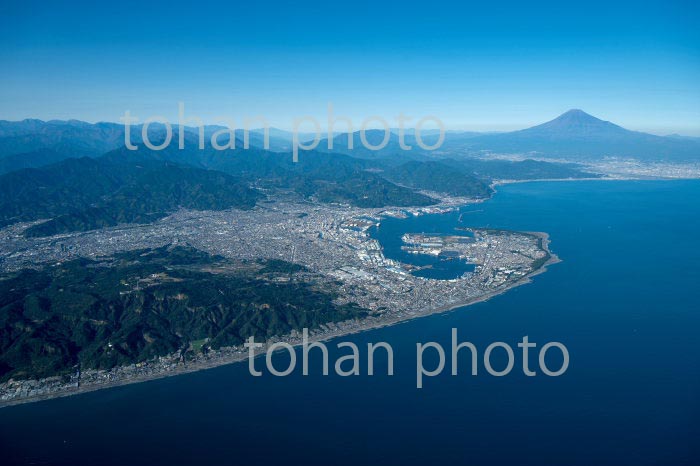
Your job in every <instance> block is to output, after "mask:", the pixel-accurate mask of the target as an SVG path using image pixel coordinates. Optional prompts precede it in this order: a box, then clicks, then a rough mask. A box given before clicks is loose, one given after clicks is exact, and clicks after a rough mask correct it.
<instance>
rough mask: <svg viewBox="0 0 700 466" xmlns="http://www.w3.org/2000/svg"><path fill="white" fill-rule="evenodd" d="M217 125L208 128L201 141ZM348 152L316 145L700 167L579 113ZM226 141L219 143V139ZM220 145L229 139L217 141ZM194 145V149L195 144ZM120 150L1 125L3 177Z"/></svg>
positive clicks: (115, 137)
mask: <svg viewBox="0 0 700 466" xmlns="http://www.w3.org/2000/svg"><path fill="white" fill-rule="evenodd" d="M141 128H142V126H140V125H134V126H133V127H132V131H131V138H132V141H133V142H134V143H136V144H137V143H140V142H142V141H141ZM222 129H224V127H222V126H206V127H205V128H204V133H205V139H207V140H209V138H210V137H211V135H212V133H214V132H215V131H219V130H222ZM150 130H151V131H152V133H153V138H152V139H154V140H157V138H158V136H159V134H160V135H162V134H164V133H163V127H162V125H161V126H159V125H158V124H154V125H152V126H151V127H150ZM185 131H186V133H191V134H193V135H196V134H197V132H198V129H197V128H192V127H187V128H185ZM173 133H174V135H173V141H174V142H173V143H174V144H176V143H177V134H176V133H177V126H176V125H173ZM421 134H422V135H423V137H422V139H423V143H424V144H425V145H428V146H432V145H433V144H435V142H436V141H437V139H438V135H437V134H436V131H435V130H426V131H424V132H422V133H421ZM235 136H236V147H243V140H244V133H243V131H242V130H236V131H235ZM350 136H351V138H352V141H353V148H352V149H350V147H349V140H348V134H346V133H343V134H336V135H335V136H334V138H333V149H331V150H329V149H328V139H327V137H326V138H323V135H322V137H321V139H320V142H319V144H318V146H317V147H316V150H317V151H320V152H335V153H342V154H348V155H352V156H354V157H360V158H377V157H380V158H396V159H398V160H399V161H411V160H416V159H421V158H422V157H425V156H430V157H436V156H437V157H451V158H453V157H461V156H465V155H466V156H469V155H476V154H488V153H498V154H519V155H526V156H531V157H541V158H560V159H568V160H572V161H591V160H599V159H601V158H605V157H624V158H634V159H639V160H642V161H665V162H679V163H681V162H690V161H693V162H697V161H700V138H693V137H683V136H678V135H670V136H656V135H652V134H647V133H642V132H638V131H630V130H627V129H625V128H622V127H621V126H618V125H616V124H614V123H611V122H609V121H603V120H601V119H598V118H596V117H593V116H591V115H589V114H587V113H586V112H584V111H582V110H569V111H568V112H566V113H564V114H562V115H560V116H559V117H557V118H555V119H554V120H551V121H548V122H546V123H543V124H541V125H537V126H533V127H531V128H527V129H523V130H519V131H511V132H505V133H475V132H466V131H448V132H447V133H446V134H445V140H444V143H443V144H442V146H441V147H440V148H439V149H438V150H436V151H434V152H433V151H426V150H423V149H421V148H420V147H419V146H418V144H417V140H416V137H415V130H414V129H406V130H405V135H404V143H405V144H406V145H408V146H411V150H404V149H402V148H401V147H400V144H399V136H398V130H397V129H395V128H394V129H392V130H391V131H390V134H389V138H388V141H387V144H386V146H385V147H384V148H382V149H381V150H376V151H375V150H371V149H369V148H367V147H365V145H363V144H362V140H361V135H360V132H359V131H356V132H354V133H352V134H351V135H350ZM384 136H385V135H384V131H383V130H376V129H370V130H367V131H366V132H365V139H366V140H367V142H368V143H369V144H371V145H372V146H377V145H380V144H381V143H382V142H383V140H384ZM161 137H162V136H161ZM292 138H293V134H292V133H291V132H289V131H284V130H281V129H277V128H270V129H269V150H270V151H272V152H289V151H291V150H292ZM313 138H314V135H313V134H311V133H302V134H299V140H300V141H302V142H306V143H308V142H309V141H310V140H312V139H313ZM222 139H224V137H222ZM248 141H249V145H250V147H252V148H256V149H263V142H264V138H263V130H262V129H260V128H258V129H254V130H251V131H250V132H249V135H248ZM221 142H222V143H224V142H226V141H221ZM195 144H196V143H195ZM123 145H124V127H123V125H121V124H117V123H96V124H91V123H85V122H82V121H77V120H69V121H58V120H52V121H41V120H23V121H17V122H12V121H0V173H7V172H10V171H13V170H16V169H19V168H28V167H37V166H42V165H45V164H47V163H53V162H56V161H59V160H61V159H63V158H70V157H81V156H89V157H97V156H99V155H102V154H104V153H106V152H108V151H110V150H114V149H118V148H119V147H122V146H123Z"/></svg>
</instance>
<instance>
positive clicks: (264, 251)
mask: <svg viewBox="0 0 700 466" xmlns="http://www.w3.org/2000/svg"><path fill="white" fill-rule="evenodd" d="M468 202H470V200H469V199H464V198H450V197H443V198H442V202H441V203H440V204H439V205H436V206H430V207H420V208H406V209H361V208H355V207H348V206H339V205H324V204H317V203H309V202H298V201H297V200H293V199H291V200H280V201H277V202H270V203H263V204H261V205H260V206H259V207H256V208H255V209H252V210H249V211H241V210H236V209H231V210H226V211H207V212H195V211H185V210H182V211H179V212H177V213H176V214H174V215H171V216H169V217H167V218H165V219H163V220H161V221H158V222H155V223H153V224H147V225H125V226H121V227H115V228H108V229H101V230H97V231H90V232H83V233H73V234H66V235H58V236H53V237H47V238H27V237H24V236H23V235H22V231H23V230H24V229H25V228H27V227H28V226H29V225H28V224H24V225H14V226H12V227H8V228H5V229H3V230H2V231H0V269H1V270H2V271H3V272H10V271H13V270H19V269H22V268H27V267H38V266H43V265H50V264H56V263H60V262H63V261H68V260H71V259H75V258H78V257H85V258H99V257H105V256H109V255H111V254H114V253H117V252H120V251H128V250H135V249H141V248H156V247H160V246H164V245H168V244H183V245H184V244H186V245H190V246H192V247H195V248H197V249H199V250H202V251H205V252H208V253H210V254H216V255H220V256H223V257H225V258H228V259H235V260H257V259H261V258H263V259H279V260H284V261H287V262H291V263H296V264H300V265H303V266H305V267H306V268H307V269H308V270H310V271H311V272H313V273H314V274H315V276H317V277H319V278H318V279H319V280H325V281H327V282H328V286H334V287H336V288H338V290H339V297H338V298H337V302H338V303H339V304H343V303H351V302H352V303H356V304H358V305H359V306H361V307H362V308H365V309H368V310H369V311H371V312H370V315H369V316H368V317H367V318H364V319H362V320H351V321H344V322H337V323H331V324H325V325H322V326H320V327H319V328H316V329H313V330H312V331H311V333H310V335H311V339H312V340H325V339H328V338H333V337H336V336H340V335H344V334H348V333H354V332H358V331H362V330H365V329H369V328H375V327H380V326H385V325H389V324H392V323H395V322H399V321H403V320H407V319H412V318H415V317H419V316H422V315H427V314H431V313H435V312H441V311H445V310H448V309H451V308H455V307H459V306H464V305H467V304H469V303H472V302H476V301H479V300H483V299H488V298H489V297H490V296H493V295H495V294H498V293H501V292H503V291H505V290H506V289H508V288H509V287H511V286H515V285H518V284H521V283H525V282H526V280H527V279H528V277H529V276H531V275H532V274H533V273H539V272H540V271H542V270H543V266H545V265H546V264H548V263H552V262H554V261H556V260H557V259H556V256H553V255H551V254H550V252H549V251H548V247H547V246H548V239H547V237H546V235H544V234H541V233H520V232H510V231H502V230H478V229H464V230H463V231H460V232H458V233H459V235H454V236H444V237H442V236H438V235H432V236H422V235H420V234H419V233H415V232H409V233H407V234H406V235H404V243H405V244H406V245H407V247H408V248H410V249H411V250H412V252H415V253H419V254H430V255H435V256H440V257H442V258H444V259H445V260H464V261H468V262H469V263H470V264H473V265H474V268H473V270H471V271H469V272H465V273H464V274H463V275H461V276H459V277H457V278H452V279H433V278H426V277H421V276H417V275H415V274H414V273H413V272H414V270H415V269H416V267H414V266H412V265H411V264H408V263H403V262H399V261H397V260H393V259H390V258H387V257H385V255H384V251H383V248H382V245H381V244H380V243H379V242H378V241H377V240H376V239H374V238H372V236H371V234H370V230H371V229H372V228H374V227H379V226H380V225H381V223H382V221H383V220H384V219H386V218H388V217H393V218H399V219H400V218H406V217H409V216H420V215H428V214H440V213H445V212H449V211H452V210H454V209H456V208H457V207H458V206H460V205H464V204H466V203H468ZM278 339H279V340H282V341H287V342H290V343H292V344H295V343H299V338H298V335H296V336H295V335H294V334H292V335H280V336H279V337H278ZM275 341H278V340H277V339H270V340H269V341H267V342H266V344H267V345H270V344H272V343H274V342H275ZM262 350H264V347H263V349H262ZM244 357H245V352H244V351H243V348H242V347H227V348H221V349H218V350H215V351H208V352H206V353H201V352H197V353H195V354H194V355H192V354H190V355H188V358H184V356H183V355H182V354H172V355H168V356H164V357H159V358H156V359H154V360H151V361H147V362H143V363H139V364H132V365H128V366H120V367H116V368H114V369H111V370H91V369H83V370H82V371H76V374H74V375H73V376H72V377H69V378H66V377H52V378H48V379H43V380H10V381H8V382H5V383H3V384H0V402H3V403H7V402H10V401H19V400H23V399H33V398H36V397H42V396H49V395H50V396H56V395H57V394H61V393H63V392H65V393H67V394H68V393H71V392H72V391H75V390H90V389H95V388H99V387H100V386H105V385H114V384H119V383H130V382H132V381H136V380H142V379H149V378H154V377H160V376H166V375H172V374H175V373H178V372H183V371H191V370H198V369H201V368H204V367H211V366H216V365H220V364H224V363H228V362H233V361H236V360H240V359H242V358H244Z"/></svg>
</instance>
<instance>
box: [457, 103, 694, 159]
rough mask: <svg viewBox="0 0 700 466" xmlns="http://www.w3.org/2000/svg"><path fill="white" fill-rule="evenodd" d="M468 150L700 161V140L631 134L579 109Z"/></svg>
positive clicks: (474, 141)
mask: <svg viewBox="0 0 700 466" xmlns="http://www.w3.org/2000/svg"><path fill="white" fill-rule="evenodd" d="M466 147H467V148H469V149H470V150H472V151H486V152H496V153H511V154H516V153H517V154H532V155H537V156H541V157H557V158H566V159H570V160H577V161H586V160H592V159H600V158H603V157H626V158H635V159H639V160H643V161H665V162H688V161H698V160H700V141H697V140H693V139H690V138H689V139H679V138H673V137H664V136H655V135H653V134H648V133H642V132H638V131H630V130H628V129H625V128H623V127H621V126H618V125H616V124H614V123H611V122H609V121H604V120H601V119H598V118H596V117H594V116H591V115H589V114H587V113H586V112H584V111H583V110H578V109H574V110H569V111H568V112H566V113H564V114H562V115H560V116H559V117H557V118H555V119H553V120H551V121H548V122H546V123H543V124H541V125H537V126H533V127H531V128H527V129H523V130H519V131H513V132H509V133H498V134H489V135H483V136H478V137H474V138H469V140H468V141H466Z"/></svg>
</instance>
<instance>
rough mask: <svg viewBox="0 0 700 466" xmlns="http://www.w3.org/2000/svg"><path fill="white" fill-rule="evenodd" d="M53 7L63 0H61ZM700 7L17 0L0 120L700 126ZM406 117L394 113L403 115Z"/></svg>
mask: <svg viewBox="0 0 700 466" xmlns="http://www.w3.org/2000/svg"><path fill="white" fill-rule="evenodd" d="M52 3H53V2H52ZM698 24H700V7H698V6H697V4H696V3H694V2H690V1H673V0H671V1H666V2H661V1H656V2H612V1H609V0H608V1H605V2H597V1H593V2H590V1H589V2H575V3H574V2H561V1H558V2H538V3H537V4H534V3H533V2H522V1H519V2H497V1H496V2H474V3H472V2H466V1H462V2H454V3H449V2H434V3H429V2H421V3H413V4H412V3H407V2H376V1H375V2H361V1H359V2H358V1H354V2H317V3H316V2H306V3H304V4H301V3H298V4H291V2H276V1H268V2H255V3H253V2H249V3H245V4H241V3H238V2H232V1H229V2H221V3H211V2H178V1H169V2H162V3H159V2H150V4H149V5H143V4H139V3H138V2H133V3H132V2H129V1H121V2H95V1H94V0H93V1H91V2H84V3H82V2H70V3H69V2H66V5H65V6H61V5H58V4H48V2H36V3H34V2H32V1H23V2H10V1H4V2H2V5H1V6H0V70H1V71H2V72H0V119H11V120H15V119H22V118H30V117H34V118H41V119H53V118H57V119H68V118H77V119H82V120H87V121H118V118H119V117H120V116H121V115H122V114H123V112H124V111H125V110H130V111H131V112H132V114H135V115H136V116H138V117H140V118H141V119H144V118H145V117H148V116H153V115H164V116H166V117H167V118H169V119H172V120H175V119H176V115H177V103H178V102H180V101H183V102H185V104H186V108H187V113H188V114H190V113H191V114H195V115H198V116H200V117H202V118H204V119H205V121H206V122H209V123H216V122H219V119H218V118H216V117H217V116H219V115H225V116H230V117H233V118H235V119H237V120H241V119H242V118H243V117H245V116H253V115H258V114H262V115H265V116H266V117H267V118H268V119H269V120H270V121H271V123H272V124H274V125H276V126H280V127H287V128H289V127H291V123H292V121H293V119H294V118H295V117H298V116H303V115H307V114H309V115H314V116H316V117H318V118H319V119H325V115H326V106H327V104H328V102H332V103H333V105H334V108H335V112H336V114H338V115H345V116H349V117H351V118H352V119H353V120H354V121H355V123H356V124H357V125H359V123H360V122H361V121H362V119H363V118H365V117H368V116H370V115H380V116H382V117H384V118H386V119H387V120H388V121H389V122H390V123H393V121H394V117H395V116H396V115H398V114H399V113H401V112H403V113H404V114H407V115H409V116H413V117H416V119H417V118H419V117H422V116H425V115H436V116H438V117H439V118H440V119H441V120H443V121H444V122H445V123H446V124H447V125H448V126H449V127H453V128H461V129H475V130H507V129H514V128H521V127H525V126H529V125H531V124H535V123H539V122H542V121H545V120H548V119H551V118H553V117H555V116H556V115H558V114H559V113H562V112H564V111H566V110H568V109H570V108H582V109H584V110H586V111H587V112H589V113H591V114H593V115H596V116H598V117H600V118H603V119H606V120H610V121H614V122H616V123H618V124H621V125H623V126H626V127H629V128H632V129H639V130H646V131H652V132H656V133H662V134H665V133H672V132H678V133H682V134H695V135H700V84H698V83H700V28H698V26H697V25H698ZM392 126H393V124H392Z"/></svg>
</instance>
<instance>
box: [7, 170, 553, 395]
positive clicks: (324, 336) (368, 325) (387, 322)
mask: <svg viewBox="0 0 700 466" xmlns="http://www.w3.org/2000/svg"><path fill="white" fill-rule="evenodd" d="M538 181H540V180H538ZM557 181H561V180H557ZM496 184H508V182H507V181H505V182H494V187H495V185H496ZM495 193H496V190H495V189H494V193H493V194H495ZM492 196H493V195H492ZM489 199H490V198H489ZM464 205H470V203H467V204H464ZM460 207H462V206H460ZM519 233H522V234H528V235H533V236H536V237H538V238H539V239H541V248H542V249H543V250H544V251H545V252H546V253H547V254H548V256H549V257H548V259H547V260H546V261H545V262H544V263H542V264H541V265H540V266H539V267H538V268H536V269H534V270H533V271H531V272H530V273H528V274H526V275H524V276H522V277H520V278H519V279H517V280H515V281H513V282H510V283H506V284H503V286H502V287H500V288H498V289H495V290H492V291H489V292H486V293H484V294H483V295H480V296H477V297H474V298H473V299H469V300H466V301H463V302H458V303H450V304H447V305H443V306H440V307H436V308H426V309H421V310H418V311H415V312H413V313H412V314H410V315H398V316H397V315H394V316H389V317H387V318H385V319H383V320H379V321H373V320H371V318H368V319H365V320H363V321H357V322H354V324H355V325H356V326H355V327H353V328H340V329H333V330H330V331H326V332H323V333H321V334H317V335H311V336H310V337H309V338H308V342H309V343H312V342H328V341H330V340H333V339H336V338H340V337H343V336H347V335H354V334H358V333H362V332H366V331H370V330H377V329H381V328H385V327H389V326H393V325H397V324H400V323H402V322H409V321H412V320H415V319H419V318H422V317H427V316H430V315H435V314H444V313H447V312H451V311H454V310H456V309H460V308H465V307H468V306H471V305H473V304H478V303H481V302H485V301H488V300H490V299H492V298H494V297H496V296H499V295H501V294H504V293H506V292H508V291H509V290H511V289H513V288H516V287H519V286H522V285H526V284H528V283H531V282H532V279H533V278H534V277H536V276H537V275H540V274H542V273H544V272H546V271H547V269H548V267H549V266H551V265H554V264H557V263H559V262H561V259H560V258H559V257H558V256H557V255H556V254H554V253H552V252H551V251H550V249H549V244H550V238H549V234H548V233H546V232H532V231H521V232H519ZM337 324H342V323H341V322H339V323H337ZM278 341H284V342H287V343H289V344H291V345H292V346H294V347H295V348H296V347H298V346H300V345H301V344H302V341H301V338H295V337H294V336H292V335H286V336H284V337H279V338H277V339H274V340H269V341H267V342H265V343H264V346H263V347H261V348H260V349H258V354H256V357H258V356H260V355H262V354H264V351H265V350H266V349H267V348H268V347H269V345H271V344H272V343H275V342H278ZM247 359H248V352H247V351H243V350H237V351H235V352H233V353H232V354H222V355H220V356H219V357H218V358H212V359H204V360H196V361H190V362H185V363H182V365H180V364H178V366H177V367H176V368H174V369H172V370H165V371H162V372H158V373H150V374H144V375H136V376H133V377H128V378H125V379H121V380H115V381H107V382H105V383H93V384H90V385H84V386H80V387H72V388H66V389H59V390H57V391H55V392H51V393H45V394H41V395H35V396H30V397H25V398H17V399H11V400H7V401H0V409H2V408H6V407H11V406H18V405H22V404H27V403H35V402H40V401H48V400H52V399H57V398H64V397H68V396H74V395H81V394H84V393H90V392H94V391H98V390H104V389H110V388H116V387H120V386H125V385H131V384H136V383H144V382H149V381H152V380H158V379H163V378H166V377H175V376H178V375H184V374H190V373H194V372H199V371H203V370H207V369H213V368H216V367H221V366H225V365H229V364H236V363H239V362H243V361H245V360H247ZM125 367H128V366H125Z"/></svg>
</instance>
